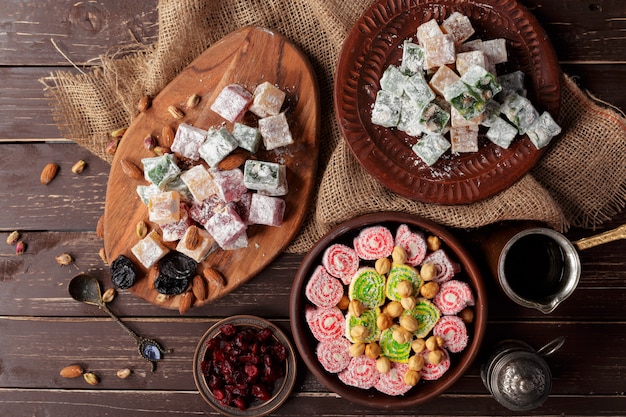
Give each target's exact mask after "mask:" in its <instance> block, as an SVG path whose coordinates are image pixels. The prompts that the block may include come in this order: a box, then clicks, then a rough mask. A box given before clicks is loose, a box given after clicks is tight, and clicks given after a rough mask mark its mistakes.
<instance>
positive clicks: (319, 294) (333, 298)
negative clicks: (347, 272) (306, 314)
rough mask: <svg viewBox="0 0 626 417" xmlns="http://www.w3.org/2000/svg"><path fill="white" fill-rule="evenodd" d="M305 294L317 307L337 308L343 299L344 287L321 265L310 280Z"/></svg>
mask: <svg viewBox="0 0 626 417" xmlns="http://www.w3.org/2000/svg"><path fill="white" fill-rule="evenodd" d="M304 294H305V295H306V297H307V298H308V299H309V301H311V302H312V303H313V304H315V305H316V306H318V307H322V308H330V307H334V306H336V305H337V303H339V301H340V300H341V297H343V285H341V282H339V280H338V279H337V278H334V277H332V276H330V274H329V273H328V272H326V269H325V268H324V267H323V266H322V265H319V266H318V267H317V268H315V271H313V275H311V278H309V282H307V284H306V287H305V289H304Z"/></svg>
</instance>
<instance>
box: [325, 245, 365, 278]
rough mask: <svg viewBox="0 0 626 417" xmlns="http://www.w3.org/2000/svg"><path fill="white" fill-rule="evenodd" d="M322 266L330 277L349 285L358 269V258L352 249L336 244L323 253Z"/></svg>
mask: <svg viewBox="0 0 626 417" xmlns="http://www.w3.org/2000/svg"><path fill="white" fill-rule="evenodd" d="M322 265H324V267H325V268H326V271H327V272H328V273H329V274H330V275H332V276H334V277H337V278H339V279H341V281H342V282H343V283H344V284H346V285H349V284H350V281H351V280H352V277H353V276H354V274H355V273H356V271H357V270H358V269H359V256H358V255H357V254H356V252H355V251H354V249H352V248H350V247H348V246H346V245H342V244H339V243H336V244H334V245H331V246H329V247H328V248H327V249H326V251H324V255H323V257H322Z"/></svg>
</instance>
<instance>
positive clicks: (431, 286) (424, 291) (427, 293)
mask: <svg viewBox="0 0 626 417" xmlns="http://www.w3.org/2000/svg"><path fill="white" fill-rule="evenodd" d="M438 292H439V284H437V283H436V282H435V281H429V282H427V283H426V284H424V285H422V287H421V288H420V294H421V296H422V297H424V298H428V299H431V298H433V297H434V296H435V295H437V293H438Z"/></svg>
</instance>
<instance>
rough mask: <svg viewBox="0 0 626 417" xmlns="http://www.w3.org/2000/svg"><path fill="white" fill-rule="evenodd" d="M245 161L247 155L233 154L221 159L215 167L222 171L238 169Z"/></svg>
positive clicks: (242, 153)
mask: <svg viewBox="0 0 626 417" xmlns="http://www.w3.org/2000/svg"><path fill="white" fill-rule="evenodd" d="M246 159H248V154H246V153H245V152H233V153H231V154H230V155H228V156H227V157H226V158H224V159H222V160H221V161H220V162H219V163H218V164H217V167H218V168H219V169H221V170H224V171H228V170H231V169H235V168H239V167H240V166H241V165H243V163H244V162H246Z"/></svg>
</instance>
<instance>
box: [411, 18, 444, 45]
mask: <svg viewBox="0 0 626 417" xmlns="http://www.w3.org/2000/svg"><path fill="white" fill-rule="evenodd" d="M441 35H443V32H442V30H441V28H440V27H439V23H437V21H436V20H435V19H431V20H429V21H428V22H425V23H422V24H421V25H419V27H418V28H417V41H418V42H419V44H420V45H422V46H424V45H425V42H426V40H427V39H431V38H434V37H436V36H441Z"/></svg>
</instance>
